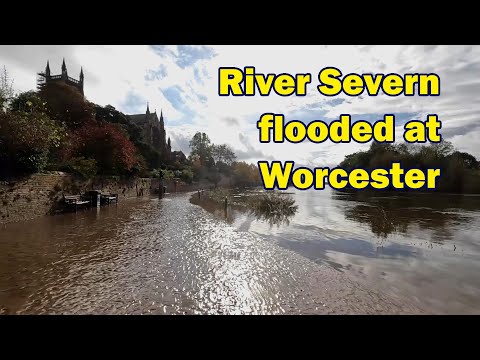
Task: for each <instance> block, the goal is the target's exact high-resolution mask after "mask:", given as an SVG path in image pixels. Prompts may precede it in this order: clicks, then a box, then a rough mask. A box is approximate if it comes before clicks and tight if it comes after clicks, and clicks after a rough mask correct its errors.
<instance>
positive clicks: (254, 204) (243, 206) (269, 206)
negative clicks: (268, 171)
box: [190, 193, 298, 227]
mask: <svg viewBox="0 0 480 360" xmlns="http://www.w3.org/2000/svg"><path fill="white" fill-rule="evenodd" d="M250 197H251V198H250ZM221 198H222V197H218V198H215V199H214V198H212V197H210V196H209V195H202V196H200V198H199V197H197V196H196V195H193V196H192V197H191V198H190V202H192V203H193V204H196V205H200V206H202V207H203V208H204V209H205V210H207V211H209V212H211V213H212V214H214V215H215V216H216V217H219V218H224V219H225V220H226V221H227V223H230V224H231V223H233V221H234V220H235V217H236V215H238V213H239V212H240V213H247V214H248V215H251V216H253V217H255V218H256V219H257V220H260V221H265V222H267V223H268V224H269V225H270V227H272V226H273V225H277V226H278V227H279V226H280V225H287V226H288V225H290V219H291V218H292V217H293V216H294V215H295V214H296V212H297V210H298V206H297V205H295V200H294V199H293V198H292V197H291V196H290V195H287V194H281V193H268V194H258V193H241V194H235V195H234V196H233V198H232V197H230V200H229V203H228V206H227V208H225V203H224V202H223V201H220V200H219V199H221Z"/></svg>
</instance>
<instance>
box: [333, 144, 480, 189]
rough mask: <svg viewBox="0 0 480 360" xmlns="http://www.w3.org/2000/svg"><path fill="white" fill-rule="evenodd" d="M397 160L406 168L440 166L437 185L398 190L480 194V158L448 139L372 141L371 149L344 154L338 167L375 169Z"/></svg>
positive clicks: (432, 167) (347, 169) (435, 167)
mask: <svg viewBox="0 0 480 360" xmlns="http://www.w3.org/2000/svg"><path fill="white" fill-rule="evenodd" d="M395 162H397V163H401V164H402V166H403V168H404V169H420V170H423V171H426V170H427V169H440V170H441V175H440V176H439V178H438V179H437V187H436V188H435V189H428V190H425V189H401V190H397V189H396V190H395V193H402V192H412V193H418V192H421V193H430V192H441V193H455V194H480V162H479V161H478V160H477V159H476V158H475V157H474V156H473V155H471V154H469V153H466V152H460V151H458V150H457V149H455V148H454V146H453V144H452V143H451V142H449V141H446V140H443V141H442V142H440V143H432V144H428V145H423V144H403V143H399V144H383V143H377V142H373V143H372V144H371V146H370V148H369V149H368V150H366V151H358V152H356V153H353V154H350V155H347V156H345V158H344V160H343V161H342V162H341V163H340V164H339V167H340V168H342V169H345V170H346V171H351V170H353V169H356V168H357V169H358V168H360V169H365V170H373V169H376V168H388V167H390V166H391V164H392V163H395ZM339 191H340V190H339ZM345 191H347V189H345ZM348 191H368V192H374V191H375V190H372V189H362V190H356V189H353V188H352V189H348ZM383 191H385V190H382V192H383ZM391 192H392V193H393V191H391Z"/></svg>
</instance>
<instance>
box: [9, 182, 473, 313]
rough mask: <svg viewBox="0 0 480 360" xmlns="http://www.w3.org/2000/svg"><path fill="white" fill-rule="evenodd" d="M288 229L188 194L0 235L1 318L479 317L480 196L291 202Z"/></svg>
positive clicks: (317, 197) (311, 197)
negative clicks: (223, 211) (225, 213)
mask: <svg viewBox="0 0 480 360" xmlns="http://www.w3.org/2000/svg"><path fill="white" fill-rule="evenodd" d="M292 196H293V197H294V199H295V200H296V204H297V205H298V206H299V208H298V211H297V213H296V214H295V215H294V216H292V217H291V218H289V219H288V223H287V222H283V223H282V224H272V223H269V221H268V220H265V219H263V220H259V219H257V218H256V217H255V216H253V215H248V214H245V213H242V212H236V211H232V212H231V213H230V214H229V217H228V221H225V219H224V218H222V216H218V215H212V213H211V212H208V211H206V210H205V209H203V208H201V207H199V206H197V205H193V204H191V203H190V202H189V195H188V194H177V195H169V196H167V197H166V198H164V199H161V200H159V199H155V198H152V199H141V200H128V201H127V200H125V201H120V203H119V204H118V205H117V206H115V205H113V206H109V207H102V208H101V209H99V210H98V211H97V209H91V210H85V211H80V212H78V213H76V214H65V215H57V216H47V217H43V218H40V219H36V220H32V221H28V222H23V223H15V224H9V225H7V226H5V227H4V228H1V229H0V314H44V313H46V314H91V313H94V314H296V313H301V314H310V313H314V314H317V313H318V314H342V313H347V314H358V313H362V314H363V313H366V314H377V313H389V314H395V313H479V312H480V300H479V299H480V297H479V295H480V277H478V274H479V271H480V261H479V260H480V251H479V250H480V248H479V246H480V221H479V220H480V197H466V196H457V195H455V196H454V195H451V196H449V195H442V196H439V195H432V194H425V195H415V196H396V197H391V196H390V197H388V198H387V197H382V196H376V197H369V196H366V195H361V194H359V195H355V196H354V195H348V194H341V193H335V192H333V191H331V190H325V191H313V190H312V191H305V192H301V191H298V192H295V193H294V194H293V195H292Z"/></svg>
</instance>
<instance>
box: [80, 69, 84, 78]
mask: <svg viewBox="0 0 480 360" xmlns="http://www.w3.org/2000/svg"><path fill="white" fill-rule="evenodd" d="M80 82H83V67H81V68H80Z"/></svg>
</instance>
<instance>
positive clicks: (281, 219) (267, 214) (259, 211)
mask: <svg viewBox="0 0 480 360" xmlns="http://www.w3.org/2000/svg"><path fill="white" fill-rule="evenodd" d="M297 209H298V208H297V207H296V206H292V207H284V208H281V209H280V210H276V211H269V210H267V209H265V208H255V209H252V210H250V214H251V215H253V216H255V218H256V219H257V220H261V221H265V222H267V223H268V224H269V225H270V227H272V226H273V225H277V227H279V226H280V225H287V226H288V225H290V219H291V218H292V217H293V216H294V215H295V214H296V212H297Z"/></svg>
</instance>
